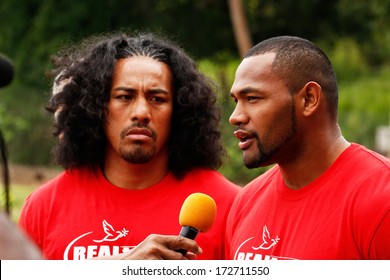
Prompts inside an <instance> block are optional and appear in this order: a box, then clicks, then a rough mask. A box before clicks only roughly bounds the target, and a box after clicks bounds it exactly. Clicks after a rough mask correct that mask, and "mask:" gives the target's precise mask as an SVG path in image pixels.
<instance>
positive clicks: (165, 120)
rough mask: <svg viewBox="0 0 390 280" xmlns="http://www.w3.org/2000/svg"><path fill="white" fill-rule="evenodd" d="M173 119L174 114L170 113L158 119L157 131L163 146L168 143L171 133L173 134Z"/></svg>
mask: <svg viewBox="0 0 390 280" xmlns="http://www.w3.org/2000/svg"><path fill="white" fill-rule="evenodd" d="M171 118H172V113H171V112H170V111H168V112H166V113H164V114H161V115H160V116H159V117H158V118H156V123H155V129H156V131H157V135H158V138H159V139H160V142H163V143H162V144H163V145H165V143H166V142H167V141H168V138H169V135H170V132H171Z"/></svg>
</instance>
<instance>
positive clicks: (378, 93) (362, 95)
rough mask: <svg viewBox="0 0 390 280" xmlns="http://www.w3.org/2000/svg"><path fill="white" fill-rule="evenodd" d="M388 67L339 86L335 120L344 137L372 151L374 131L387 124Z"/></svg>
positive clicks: (388, 100)
mask: <svg viewBox="0 0 390 280" xmlns="http://www.w3.org/2000/svg"><path fill="white" fill-rule="evenodd" d="M389 77H390V67H386V68H383V69H380V70H377V71H375V72H373V73H372V74H370V75H368V76H365V77H360V78H359V79H358V80H356V81H354V82H349V83H342V84H341V85H340V87H339V111H340V113H339V123H340V126H341V128H342V130H343V134H344V136H345V137H346V138H347V139H348V140H350V141H353V142H357V143H360V144H363V145H365V146H367V147H369V148H371V149H373V150H375V133H376V129H377V127H378V126H380V125H385V126H386V125H389V114H390V83H389Z"/></svg>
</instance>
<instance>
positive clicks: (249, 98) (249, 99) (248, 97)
mask: <svg viewBox="0 0 390 280" xmlns="http://www.w3.org/2000/svg"><path fill="white" fill-rule="evenodd" d="M246 98H247V100H248V101H255V100H257V99H259V98H258V97H257V96H247V97H246Z"/></svg>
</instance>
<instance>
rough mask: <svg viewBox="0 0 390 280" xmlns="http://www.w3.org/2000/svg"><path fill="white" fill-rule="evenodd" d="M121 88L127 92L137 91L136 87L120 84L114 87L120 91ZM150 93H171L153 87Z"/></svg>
mask: <svg viewBox="0 0 390 280" xmlns="http://www.w3.org/2000/svg"><path fill="white" fill-rule="evenodd" d="M120 90H123V91H126V92H134V91H136V89H134V88H131V87H122V86H119V87H116V88H113V91H120ZM148 93H152V94H155V93H163V94H169V93H170V92H169V91H167V90H165V89H162V88H153V89H151V90H148Z"/></svg>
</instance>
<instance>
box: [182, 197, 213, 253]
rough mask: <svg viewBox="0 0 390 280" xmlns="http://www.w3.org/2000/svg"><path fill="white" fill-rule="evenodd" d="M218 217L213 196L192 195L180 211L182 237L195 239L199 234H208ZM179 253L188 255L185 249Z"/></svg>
mask: <svg viewBox="0 0 390 280" xmlns="http://www.w3.org/2000/svg"><path fill="white" fill-rule="evenodd" d="M216 215H217V204H216V203H215V201H214V199H213V198H212V197H211V196H209V195H207V194H204V193H193V194H190V195H189V196H188V197H187V198H186V200H185V201H184V203H183V205H182V207H181V210H180V215H179V224H180V225H181V226H182V228H181V231H180V236H183V237H186V238H189V239H195V238H196V236H197V235H198V233H199V232H206V231H208V230H209V229H210V228H211V227H212V226H213V224H214V222H215V218H216ZM177 252H180V253H182V254H183V255H185V254H186V253H187V251H186V250H183V249H179V250H177Z"/></svg>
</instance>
